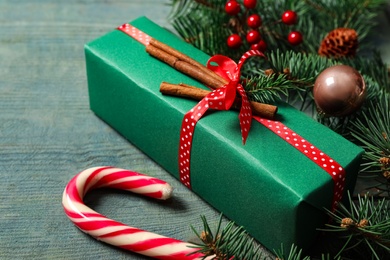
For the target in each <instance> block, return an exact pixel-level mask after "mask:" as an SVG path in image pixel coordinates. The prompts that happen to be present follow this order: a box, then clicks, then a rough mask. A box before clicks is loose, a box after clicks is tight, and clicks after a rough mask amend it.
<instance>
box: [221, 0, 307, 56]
mask: <svg viewBox="0 0 390 260" xmlns="http://www.w3.org/2000/svg"><path fill="white" fill-rule="evenodd" d="M242 4H243V5H244V8H245V9H246V12H245V14H248V13H249V12H250V10H251V9H254V8H255V7H256V4H257V0H243V3H242ZM225 12H226V13H227V14H228V15H231V16H237V15H238V14H239V13H240V12H241V4H240V3H239V2H238V1H237V0H229V1H227V3H226V4H225ZM297 18H298V17H297V14H296V13H295V12H294V11H291V10H288V11H286V12H284V13H283V15H282V22H283V23H284V24H286V25H292V24H295V23H296V22H297ZM245 21H246V25H247V26H248V30H247V31H243V33H241V35H245V40H246V41H247V42H248V43H249V44H250V45H251V49H253V50H259V51H265V50H266V49H267V44H266V42H265V41H264V40H263V39H262V37H261V35H260V32H259V28H260V27H261V25H262V19H261V16H260V15H258V14H250V15H249V16H248V17H245ZM242 41H243V40H242V37H241V36H240V34H239V33H234V34H231V35H230V36H229V37H228V38H227V45H228V46H229V47H230V48H239V47H240V46H241V45H242ZM288 41H289V42H290V44H292V45H297V44H299V43H301V42H302V35H301V34H300V33H299V32H297V31H295V32H291V33H290V34H289V36H288Z"/></svg>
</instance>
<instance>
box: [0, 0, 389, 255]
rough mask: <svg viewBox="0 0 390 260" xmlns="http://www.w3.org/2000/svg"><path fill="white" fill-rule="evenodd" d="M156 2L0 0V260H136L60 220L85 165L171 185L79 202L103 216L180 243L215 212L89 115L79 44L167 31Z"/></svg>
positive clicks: (164, 9)
mask: <svg viewBox="0 0 390 260" xmlns="http://www.w3.org/2000/svg"><path fill="white" fill-rule="evenodd" d="M166 2H167V1H155V0H142V1H140V0H136V1H134V0H132V1H129V0H126V1H125V0H120V1H104V0H82V1H80V0H67V1H65V0H63V1H61V0H58V1H52V0H35V1H22V0H13V1H4V0H0V176H1V181H0V259H144V258H143V257H140V256H138V255H134V254H131V253H129V252H127V251H123V250H118V249H117V248H114V247H111V246H108V245H105V244H102V243H100V242H99V241H96V240H94V239H93V238H91V237H89V236H87V235H85V234H83V233H82V232H80V231H79V230H77V229H76V228H75V227H74V226H73V224H72V223H71V222H70V221H69V220H68V219H67V217H66V216H65V214H64V212H63V209H62V205H61V197H62V192H63V189H64V188H65V185H66V184H67V182H68V181H69V180H70V179H71V177H73V176H74V175H75V174H77V173H78V172H80V171H81V170H84V169H86V168H88V167H92V166H99V165H112V166H116V167H121V168H127V169H131V170H135V171H139V172H142V173H145V174H149V175H151V176H155V177H158V178H161V179H163V180H165V181H167V182H169V183H170V184H171V185H172V186H173V187H174V188H175V191H174V198H173V199H172V200H169V201H167V202H156V201H153V200H151V199H145V198H141V197H138V196H135V195H132V194H128V193H125V192H120V191H112V190H104V191H94V192H92V193H90V194H89V195H88V196H87V197H86V203H87V204H88V205H89V206H91V207H92V208H94V209H95V210H97V211H98V212H100V213H103V214H105V215H107V216H108V217H110V218H115V219H116V220H119V221H122V222H124V223H128V224H129V225H134V226H136V227H139V228H144V229H147V230H149V231H152V232H156V233H159V234H162V235H165V236H170V237H175V238H177V239H182V240H188V239H191V238H193V237H194V234H193V232H192V231H191V230H190V225H194V227H195V228H197V229H198V230H200V229H201V225H200V224H201V221H200V218H199V216H200V215H205V216H206V217H207V219H209V220H210V222H211V223H214V222H216V221H217V219H218V216H219V213H218V212H217V211H215V210H214V209H212V208H211V207H210V206H209V205H208V204H207V203H205V202H203V201H202V200H201V199H200V198H199V197H198V196H196V195H195V194H194V193H192V192H190V191H189V190H187V189H186V188H185V187H184V186H183V185H181V184H180V183H179V182H178V181H177V180H176V179H174V178H173V177H171V175H169V174H168V173H167V172H165V171H164V170H163V169H161V168H160V167H159V166H158V165H156V164H155V163H154V162H153V161H151V160H150V159H149V158H148V157H147V156H145V155H144V154H143V153H142V152H140V151H139V150H137V149H136V148H135V147H133V146H132V145H131V144H130V143H129V142H128V141H127V140H125V139H124V138H122V137H121V136H120V135H119V134H118V133H117V132H115V131H114V130H113V129H111V128H110V127H108V126H107V125H106V124H105V123H104V122H102V121H101V120H99V119H98V118H97V117H96V116H95V115H94V114H93V112H91V110H90V109H89V103H88V92H87V81H86V73H85V60H84V50H83V46H84V44H85V43H87V42H89V41H91V40H93V39H95V38H97V37H99V36H102V35H103V34H105V33H106V32H108V31H110V30H112V29H113V28H115V27H117V26H119V25H121V24H123V23H125V22H128V21H130V20H132V19H135V18H137V17H138V16H141V15H146V16H148V17H149V18H151V19H152V20H153V21H155V22H156V23H158V24H160V25H161V26H165V27H167V28H168V29H172V28H171V27H170V25H169V24H168V22H167V19H166V18H167V15H168V14H169V11H170V7H169V6H167V5H166ZM386 28H388V27H386ZM259 217H261V216H259Z"/></svg>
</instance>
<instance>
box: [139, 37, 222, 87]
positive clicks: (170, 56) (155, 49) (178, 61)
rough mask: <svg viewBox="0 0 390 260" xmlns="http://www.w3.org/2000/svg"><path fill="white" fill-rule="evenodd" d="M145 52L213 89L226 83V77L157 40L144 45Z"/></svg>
mask: <svg viewBox="0 0 390 260" xmlns="http://www.w3.org/2000/svg"><path fill="white" fill-rule="evenodd" d="M146 52H147V53H149V54H150V55H151V56H153V57H155V58H157V59H159V60H161V61H162V62H165V63H166V64H168V65H170V66H171V67H173V68H175V69H177V70H178V71H180V72H182V73H184V74H186V75H188V76H190V77H192V78H194V79H196V80H198V81H200V82H201V83H203V84H205V85H207V86H209V87H211V88H213V89H217V88H220V87H222V86H223V85H225V84H227V83H228V81H227V80H226V79H224V78H223V77H221V76H219V75H218V74H216V73H215V72H213V71H212V70H210V69H208V68H207V67H205V66H203V65H202V64H200V63H199V62H197V61H195V60H194V59H192V58H190V57H189V56H187V55H185V54H183V53H181V52H178V51H177V50H175V49H173V48H171V47H169V46H168V45H166V44H164V43H161V42H158V41H157V40H154V39H153V40H151V42H150V44H148V45H147V46H146Z"/></svg>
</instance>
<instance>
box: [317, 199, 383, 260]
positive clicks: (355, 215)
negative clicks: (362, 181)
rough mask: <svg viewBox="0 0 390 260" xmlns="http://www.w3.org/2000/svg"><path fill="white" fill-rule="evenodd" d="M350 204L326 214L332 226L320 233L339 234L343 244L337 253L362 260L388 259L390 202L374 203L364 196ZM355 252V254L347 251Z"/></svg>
mask: <svg viewBox="0 0 390 260" xmlns="http://www.w3.org/2000/svg"><path fill="white" fill-rule="evenodd" d="M349 200H350V205H349V207H347V206H345V205H342V204H341V205H340V207H339V209H338V210H337V211H336V212H330V211H328V213H329V215H330V216H331V218H332V219H333V221H334V223H335V224H328V225H327V227H328V228H327V229H323V231H328V232H340V233H342V235H341V236H339V237H340V238H342V239H343V240H344V243H343V245H342V246H341V248H340V249H339V252H338V253H337V254H336V257H338V256H341V255H342V254H352V256H354V257H355V258H356V257H360V256H363V255H364V257H365V258H362V259H377V260H381V259H387V258H388V257H389V256H390V202H389V201H387V200H385V199H384V198H383V199H381V200H374V198H373V197H371V196H369V195H368V194H366V195H365V196H363V197H361V196H358V199H357V201H356V202H355V201H352V200H351V197H350V196H349ZM349 251H354V252H352V253H351V252H349Z"/></svg>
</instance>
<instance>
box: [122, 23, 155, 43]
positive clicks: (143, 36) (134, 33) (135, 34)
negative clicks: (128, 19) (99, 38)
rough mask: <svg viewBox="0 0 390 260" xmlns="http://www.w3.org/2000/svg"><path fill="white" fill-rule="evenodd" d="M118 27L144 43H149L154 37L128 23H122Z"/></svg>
mask: <svg viewBox="0 0 390 260" xmlns="http://www.w3.org/2000/svg"><path fill="white" fill-rule="evenodd" d="M117 29H118V30H120V31H122V32H124V33H126V34H127V35H129V36H131V37H132V38H134V39H135V40H137V41H139V42H140V43H142V44H143V45H148V44H149V42H150V40H151V39H152V37H150V36H149V35H147V34H146V33H144V32H143V31H141V30H138V29H137V28H136V27H134V26H132V25H131V24H128V23H125V24H122V25H121V26H119V27H118V28H117Z"/></svg>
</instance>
